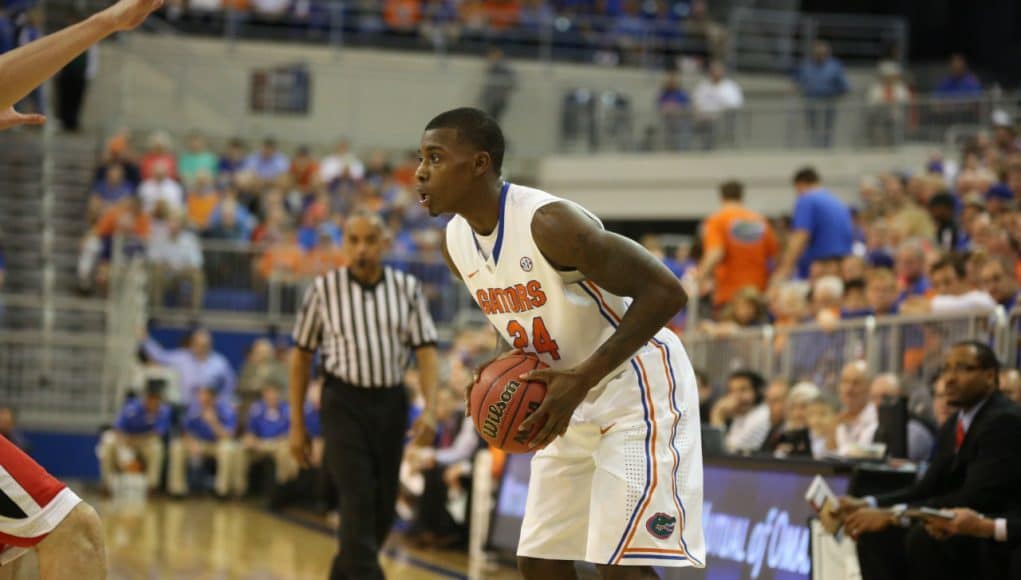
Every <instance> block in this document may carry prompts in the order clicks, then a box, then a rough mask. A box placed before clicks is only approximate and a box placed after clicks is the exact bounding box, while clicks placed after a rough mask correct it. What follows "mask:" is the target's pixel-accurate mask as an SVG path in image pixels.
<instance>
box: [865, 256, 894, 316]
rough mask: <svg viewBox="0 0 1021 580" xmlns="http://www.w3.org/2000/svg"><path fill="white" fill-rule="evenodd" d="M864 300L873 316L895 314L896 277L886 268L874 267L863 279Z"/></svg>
mask: <svg viewBox="0 0 1021 580" xmlns="http://www.w3.org/2000/svg"><path fill="white" fill-rule="evenodd" d="M865 300H866V302H867V303H868V307H869V310H870V311H871V314H872V315H874V316H887V315H892V314H897V310H898V297H897V279H896V278H895V277H894V275H893V272H891V271H890V270H887V269H886V268H876V269H874V270H872V271H871V272H869V273H868V275H867V277H866V279H865Z"/></svg>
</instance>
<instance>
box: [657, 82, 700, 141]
mask: <svg viewBox="0 0 1021 580" xmlns="http://www.w3.org/2000/svg"><path fill="white" fill-rule="evenodd" d="M690 105H691V100H690V99H689V98H688V93H686V92H685V91H684V89H683V88H681V81H680V77H679V76H678V74H677V71H670V72H669V73H668V74H667V77H666V79H665V80H664V81H663V86H662V87H660V89H659V96H658V97H657V98H656V108H657V109H658V111H659V118H660V122H661V123H662V124H663V132H664V134H663V138H664V140H665V145H666V148H667V149H669V150H671V151H680V150H681V149H685V148H687V146H688V138H689V133H690V131H691V127H690V122H691V120H690V113H689V107H690Z"/></svg>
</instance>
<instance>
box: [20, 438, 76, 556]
mask: <svg viewBox="0 0 1021 580" xmlns="http://www.w3.org/2000/svg"><path fill="white" fill-rule="evenodd" d="M81 501H82V500H81V498H79V497H78V496H77V495H75V493H74V492H73V491H71V490H70V489H68V488H67V486H66V485H64V484H63V483H61V482H60V481H59V480H57V479H56V478H54V477H53V476H52V475H50V474H49V473H47V472H46V470H45V469H43V468H42V466H40V465H39V464H38V463H36V462H35V461H33V460H32V458H31V457H29V456H28V455H26V454H25V452H24V451H22V450H21V449H18V448H17V447H16V446H15V445H14V444H13V443H11V442H10V441H8V440H7V439H6V438H5V437H2V436H0V565H3V564H7V563H8V562H10V561H12V560H14V559H15V558H17V557H18V556H20V555H22V554H24V553H25V552H26V551H27V550H28V549H29V548H31V547H33V546H35V545H36V544H38V543H39V542H41V541H43V540H44V539H45V538H46V536H47V535H48V534H49V533H50V532H52V531H53V529H54V528H56V527H57V525H58V524H60V522H62V521H63V520H64V518H65V517H67V514H69V513H71V510H72V509H74V508H75V506H77V505H78V504H79V503H80V502H81Z"/></svg>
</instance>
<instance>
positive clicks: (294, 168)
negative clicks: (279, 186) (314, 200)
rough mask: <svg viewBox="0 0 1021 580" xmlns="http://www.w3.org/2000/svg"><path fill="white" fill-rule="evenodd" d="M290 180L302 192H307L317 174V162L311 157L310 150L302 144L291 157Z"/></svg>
mask: <svg viewBox="0 0 1021 580" xmlns="http://www.w3.org/2000/svg"><path fill="white" fill-rule="evenodd" d="M290 174H291V180H292V181H293V182H294V184H295V185H296V186H298V189H300V190H301V191H302V192H303V193H309V192H310V191H311V190H312V186H313V185H314V184H315V183H316V178H317V176H318V175H319V164H318V163H316V160H315V158H314V157H312V151H311V150H309V148H308V147H306V146H304V145H302V146H301V147H298V151H297V153H295V155H294V157H293V158H292V159H291V169H290Z"/></svg>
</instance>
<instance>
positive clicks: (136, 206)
mask: <svg viewBox="0 0 1021 580" xmlns="http://www.w3.org/2000/svg"><path fill="white" fill-rule="evenodd" d="M128 222H130V229H131V231H132V232H133V233H134V234H135V235H136V236H138V237H139V238H140V239H143V240H144V239H147V238H148V237H149V216H148V215H146V213H145V212H144V211H142V205H141V203H139V201H138V198H137V197H131V198H126V199H124V200H122V201H121V202H118V203H117V204H116V205H114V206H112V207H110V208H109V209H107V210H106V211H105V212H103V214H102V215H101V216H99V221H97V222H96V225H95V228H94V231H95V233H96V235H98V236H100V237H103V238H106V237H110V236H112V235H113V234H114V233H115V232H116V231H117V230H118V229H119V228H118V225H119V224H122V225H123V224H128Z"/></svg>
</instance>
